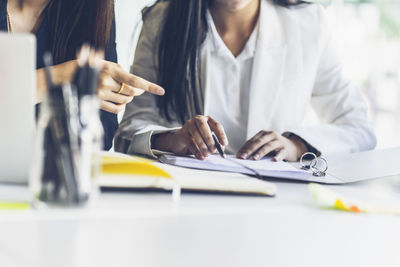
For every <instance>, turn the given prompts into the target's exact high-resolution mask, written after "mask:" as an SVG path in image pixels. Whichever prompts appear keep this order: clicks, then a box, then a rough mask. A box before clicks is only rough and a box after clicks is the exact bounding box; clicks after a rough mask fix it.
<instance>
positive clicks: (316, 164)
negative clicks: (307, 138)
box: [300, 152, 328, 177]
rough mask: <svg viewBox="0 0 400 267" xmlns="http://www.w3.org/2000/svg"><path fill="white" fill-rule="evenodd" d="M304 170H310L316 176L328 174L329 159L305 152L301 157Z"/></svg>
mask: <svg viewBox="0 0 400 267" xmlns="http://www.w3.org/2000/svg"><path fill="white" fill-rule="evenodd" d="M300 164H301V169H302V170H310V171H312V174H313V175H314V176H316V177H324V176H326V172H327V170H328V161H327V160H326V159H325V158H323V157H318V156H317V155H316V154H315V153H312V152H307V153H304V154H303V155H302V156H301V158H300Z"/></svg>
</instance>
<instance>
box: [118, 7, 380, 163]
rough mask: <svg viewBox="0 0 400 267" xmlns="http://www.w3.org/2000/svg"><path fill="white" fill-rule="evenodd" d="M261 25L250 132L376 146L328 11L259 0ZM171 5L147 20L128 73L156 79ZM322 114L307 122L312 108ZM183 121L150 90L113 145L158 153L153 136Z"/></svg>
mask: <svg viewBox="0 0 400 267" xmlns="http://www.w3.org/2000/svg"><path fill="white" fill-rule="evenodd" d="M261 2H262V7H261V9H260V12H261V14H260V30H259V34H258V40H257V48H256V53H255V59H254V63H253V64H254V65H253V73H252V82H251V86H250V87H251V88H250V98H249V101H250V103H249V117H248V124H247V125H246V127H247V135H248V136H247V138H248V139H249V138H251V137H252V136H254V135H255V134H256V133H257V132H259V131H260V130H268V131H270V130H273V131H276V132H279V133H287V132H290V133H294V134H296V135H298V136H299V137H301V138H302V139H303V140H305V141H306V142H307V143H308V144H309V145H310V146H312V147H313V148H315V149H316V150H318V151H319V152H321V153H322V154H331V153H351V152H357V151H363V150H369V149H373V148H374V147H375V145H376V138H375V135H374V133H373V130H372V127H371V124H370V121H369V120H368V115H367V114H368V109H367V105H366V103H365V101H364V100H363V98H362V96H361V94H360V93H359V91H358V90H357V89H356V88H354V87H353V86H351V84H350V83H349V81H348V80H346V79H345V78H344V76H343V73H342V66H341V62H340V58H339V56H338V55H337V52H336V48H335V45H334V40H332V35H331V31H330V29H329V25H328V22H327V18H326V14H325V11H324V9H323V8H322V7H321V6H320V5H318V4H308V5H303V6H300V7H296V8H290V9H289V8H284V7H280V6H276V5H274V4H273V3H272V2H270V0H261ZM167 5H168V3H166V2H161V3H160V4H158V5H157V6H156V7H155V8H153V9H152V10H151V11H150V14H148V16H147V19H146V20H145V21H144V23H143V28H142V32H141V35H140V37H139V42H138V46H137V50H136V55H135V60H134V63H133V65H132V69H131V72H132V73H134V74H136V75H138V76H141V77H143V78H145V79H148V80H150V81H152V82H157V62H158V58H157V55H158V43H159V35H160V29H161V28H162V27H161V26H162V22H163V18H164V14H165V10H166V8H167ZM209 42H210V41H209V40H208V39H206V41H205V43H204V44H203V46H202V50H201V57H202V58H201V64H202V66H201V68H202V73H203V77H202V84H205V88H203V91H204V93H205V97H204V99H205V103H204V105H205V106H204V111H205V113H206V114H207V110H208V107H207V103H208V101H207V92H209V88H210V86H211V84H212V81H210V79H208V77H209V73H208V71H207V70H208V67H207V64H208V62H209V57H210V53H209ZM310 106H311V107H312V108H313V109H314V111H315V112H316V114H317V115H318V117H319V119H320V123H319V124H317V125H312V126H310V125H309V126H307V125H308V124H307V122H306V121H305V117H306V113H307V110H308V108H309V107H310ZM180 126H181V125H179V124H178V123H176V122H175V123H168V122H166V121H165V120H164V119H163V118H161V116H160V113H159V112H158V108H157V105H156V102H155V98H154V97H153V96H152V95H150V94H144V95H142V96H140V97H138V98H136V99H134V101H133V102H132V103H130V104H128V105H127V109H126V112H125V115H124V118H123V120H122V122H121V125H120V128H119V130H118V132H117V135H116V141H115V149H116V150H117V151H121V152H125V153H130V154H133V153H139V154H145V155H151V156H154V154H153V151H152V150H151V143H150V140H151V136H152V134H154V133H160V132H164V131H168V130H171V128H172V129H177V128H179V127H180Z"/></svg>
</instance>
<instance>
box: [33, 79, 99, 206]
mask: <svg viewBox="0 0 400 267" xmlns="http://www.w3.org/2000/svg"><path fill="white" fill-rule="evenodd" d="M98 107H99V104H98V100H97V99H96V98H95V97H91V96H87V97H85V98H83V99H82V101H80V100H79V99H78V94H77V89H76V88H75V87H74V86H71V85H64V86H62V87H54V88H51V90H49V93H48V96H47V98H46V99H45V100H44V102H43V103H42V104H41V106H40V114H39V120H38V129H37V137H36V144H35V157H34V159H35V160H36V162H34V164H32V166H34V167H33V169H32V171H31V178H30V188H31V191H32V193H33V195H34V200H35V203H34V204H39V203H45V204H51V205H57V206H80V205H83V204H85V203H87V202H88V200H89V197H90V195H91V191H92V182H91V181H92V176H93V175H95V173H96V172H97V171H98V170H99V166H100V165H99V162H96V161H93V155H94V154H96V152H98V151H99V150H100V148H101V140H102V136H103V135H102V127H101V122H100V118H99V108H98ZM99 124H100V125H99ZM97 154H98V153H97ZM94 163H95V164H94ZM96 164H97V165H96Z"/></svg>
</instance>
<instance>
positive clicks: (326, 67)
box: [290, 7, 376, 154]
mask: <svg viewBox="0 0 400 267" xmlns="http://www.w3.org/2000/svg"><path fill="white" fill-rule="evenodd" d="M320 13H321V16H320V18H321V21H322V23H321V24H320V25H322V26H321V32H320V39H319V41H320V51H319V65H318V72H317V75H316V79H315V83H314V88H313V93H312V99H311V105H312V107H313V109H314V110H315V111H316V113H317V115H318V117H319V119H320V121H321V124H320V125H316V126H310V127H302V128H297V129H291V130H290V132H292V133H294V134H296V135H298V136H300V137H301V138H302V139H304V140H305V141H306V142H307V143H309V145H311V146H312V147H314V148H316V149H317V150H318V151H319V152H321V153H323V154H330V153H349V152H350V153H352V152H357V151H365V150H370V149H373V148H374V147H375V146H376V137H375V134H374V132H373V129H372V126H371V122H370V120H369V118H368V108H367V104H366V102H365V100H364V99H363V97H362V95H361V93H360V92H359V90H358V89H357V88H355V87H353V86H352V85H351V84H350V82H349V81H348V80H347V79H346V78H345V77H344V75H343V71H342V65H341V60H340V57H339V55H338V53H337V49H336V45H335V42H334V38H333V37H332V31H331V30H330V27H329V24H328V22H327V18H326V14H325V11H324V10H323V9H322V7H320Z"/></svg>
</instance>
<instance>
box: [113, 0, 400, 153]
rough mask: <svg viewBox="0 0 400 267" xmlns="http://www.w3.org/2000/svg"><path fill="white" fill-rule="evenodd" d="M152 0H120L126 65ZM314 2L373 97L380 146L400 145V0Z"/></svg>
mask: <svg viewBox="0 0 400 267" xmlns="http://www.w3.org/2000/svg"><path fill="white" fill-rule="evenodd" d="M153 2H154V0H116V19H117V42H118V56H119V60H120V64H121V65H122V66H123V67H124V68H126V69H129V66H130V64H131V62H132V59H133V54H134V47H135V43H136V40H137V34H138V31H137V30H136V31H135V29H136V28H138V27H140V20H141V16H140V11H141V10H142V9H143V8H144V7H145V6H146V5H150V4H151V3H153ZM312 2H320V3H321V4H323V5H324V6H325V7H326V8H327V11H328V14H329V16H330V19H331V21H332V25H333V28H334V29H335V31H336V32H335V34H336V37H337V39H338V41H339V45H340V50H341V54H342V57H343V61H344V67H345V72H346V74H347V76H348V77H349V78H350V79H351V80H352V81H353V83H354V84H355V85H356V86H357V87H358V88H359V89H360V90H361V91H362V93H363V94H364V96H365V97H366V99H367V100H368V103H369V106H370V116H371V118H372V120H373V122H374V127H375V131H376V134H377V136H378V147H379V148H386V147H392V146H400V0H326V1H325V0H321V1H312ZM135 32H136V34H135Z"/></svg>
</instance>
